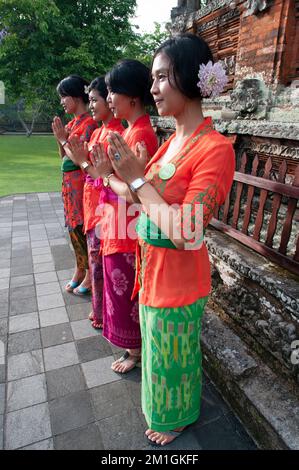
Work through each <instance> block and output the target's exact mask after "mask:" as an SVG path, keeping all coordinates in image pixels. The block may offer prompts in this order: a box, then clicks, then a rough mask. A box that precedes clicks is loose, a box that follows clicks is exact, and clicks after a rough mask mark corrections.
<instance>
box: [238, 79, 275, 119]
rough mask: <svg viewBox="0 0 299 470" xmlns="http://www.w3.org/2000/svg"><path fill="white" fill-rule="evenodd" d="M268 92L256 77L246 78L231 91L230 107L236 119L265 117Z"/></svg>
mask: <svg viewBox="0 0 299 470" xmlns="http://www.w3.org/2000/svg"><path fill="white" fill-rule="evenodd" d="M268 96H269V92H268V90H267V88H266V86H265V84H264V83H263V82H262V81H261V80H258V79H257V78H246V79H245V80H242V81H241V82H239V83H238V84H237V86H236V88H235V89H234V90H233V91H232V92H231V109H232V110H233V111H235V112H236V113H237V118H238V119H265V117H266V111H267V101H268Z"/></svg>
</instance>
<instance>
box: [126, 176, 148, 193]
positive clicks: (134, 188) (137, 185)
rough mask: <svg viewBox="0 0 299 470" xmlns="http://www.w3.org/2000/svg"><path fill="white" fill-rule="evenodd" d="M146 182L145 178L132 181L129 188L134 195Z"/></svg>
mask: <svg viewBox="0 0 299 470" xmlns="http://www.w3.org/2000/svg"><path fill="white" fill-rule="evenodd" d="M147 182H148V181H147V180H146V179H145V178H137V179H136V180H134V181H132V183H131V184H130V185H129V187H130V189H131V191H133V193H136V192H137V191H138V189H140V188H141V187H142V186H143V185H144V184H145V183H147Z"/></svg>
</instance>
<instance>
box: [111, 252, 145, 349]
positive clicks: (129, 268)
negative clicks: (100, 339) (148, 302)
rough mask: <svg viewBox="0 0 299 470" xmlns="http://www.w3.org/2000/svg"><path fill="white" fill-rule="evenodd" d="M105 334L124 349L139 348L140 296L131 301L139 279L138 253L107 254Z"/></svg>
mask: <svg viewBox="0 0 299 470" xmlns="http://www.w3.org/2000/svg"><path fill="white" fill-rule="evenodd" d="M103 273H104V286H105V287H104V291H103V319H104V328H103V336H104V338H106V339H108V341H110V342H111V343H112V344H114V345H115V346H118V347H120V348H127V349H139V348H140V347H141V333H140V326H139V308H138V296H137V297H135V298H134V300H131V295H132V292H133V287H134V280H135V254H134V253H115V254H113V255H107V256H103Z"/></svg>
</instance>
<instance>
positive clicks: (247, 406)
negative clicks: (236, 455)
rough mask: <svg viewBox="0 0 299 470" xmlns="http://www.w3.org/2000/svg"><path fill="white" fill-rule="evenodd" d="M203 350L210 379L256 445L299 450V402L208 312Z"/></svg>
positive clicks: (204, 322) (204, 328)
mask: <svg viewBox="0 0 299 470" xmlns="http://www.w3.org/2000/svg"><path fill="white" fill-rule="evenodd" d="M202 350H203V365H204V369H205V371H206V373H207V374H208V375H209V377H210V379H211V380H212V382H214V384H215V385H216V387H217V388H218V389H219V391H220V392H221V394H222V395H223V397H224V399H225V400H226V401H227V402H228V404H229V405H230V406H231V408H232V409H233V411H234V412H235V413H236V414H237V415H238V417H239V419H240V421H241V422H242V423H243V425H244V426H245V427H246V429H247V431H248V433H249V434H250V435H251V437H252V438H253V439H254V440H255V442H256V443H257V445H258V446H259V447H260V448H263V449H291V450H298V449H299V400H298V398H297V397H296V396H295V395H294V394H293V393H292V391H291V390H290V388H289V386H288V385H287V383H286V382H284V381H283V380H282V379H281V378H280V377H278V376H277V375H276V374H275V373H274V372H273V371H272V370H271V369H269V367H267V366H266V365H265V364H264V363H263V362H262V361H261V360H260V359H259V358H258V357H257V356H253V355H252V354H251V352H250V351H249V349H248V347H247V345H246V344H245V343H244V342H243V341H242V340H241V338H240V337H238V336H237V335H236V334H235V333H234V332H233V331H232V330H231V329H230V328H229V327H228V326H227V325H226V324H225V323H224V321H223V320H222V319H220V318H219V317H218V316H217V314H216V313H215V312H213V311H212V310H211V309H209V308H208V309H207V310H206V313H205V315H204V319H203V331H202Z"/></svg>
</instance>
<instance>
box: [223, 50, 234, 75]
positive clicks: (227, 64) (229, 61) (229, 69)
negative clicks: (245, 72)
mask: <svg viewBox="0 0 299 470" xmlns="http://www.w3.org/2000/svg"><path fill="white" fill-rule="evenodd" d="M222 63H223V66H224V68H225V71H226V73H227V75H234V73H235V68H236V56H234V55H233V56H231V57H225V58H224V59H223V61H222Z"/></svg>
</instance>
